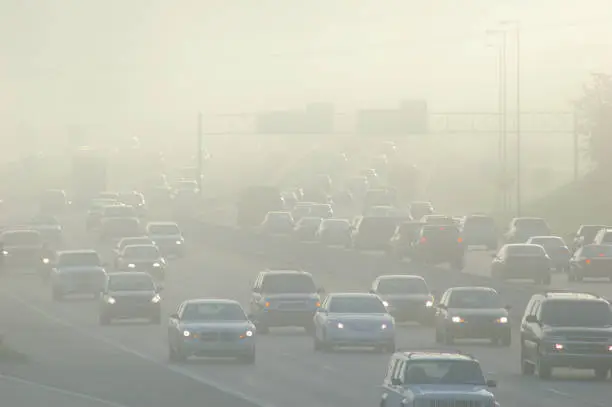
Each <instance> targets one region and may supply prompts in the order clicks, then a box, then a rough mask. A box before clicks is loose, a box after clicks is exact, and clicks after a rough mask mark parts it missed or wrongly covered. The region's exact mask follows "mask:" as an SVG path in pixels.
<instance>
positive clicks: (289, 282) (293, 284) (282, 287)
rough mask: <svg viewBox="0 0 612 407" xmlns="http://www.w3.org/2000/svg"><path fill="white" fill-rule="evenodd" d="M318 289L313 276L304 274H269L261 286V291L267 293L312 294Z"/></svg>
mask: <svg viewBox="0 0 612 407" xmlns="http://www.w3.org/2000/svg"><path fill="white" fill-rule="evenodd" d="M316 291H317V289H316V287H315V283H314V281H313V280H312V277H310V276H309V275H302V274H277V275H272V274H269V275H267V276H266V277H265V278H264V280H263V284H262V287H261V292H262V293H266V294H282V293H295V294H311V293H315V292H316Z"/></svg>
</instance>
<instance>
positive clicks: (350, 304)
mask: <svg viewBox="0 0 612 407" xmlns="http://www.w3.org/2000/svg"><path fill="white" fill-rule="evenodd" d="M329 312H332V313H338V314H386V313H387V309H386V308H385V306H384V304H383V303H382V301H380V300H379V299H378V298H376V297H371V296H367V297H366V296H363V297H336V298H333V299H332V300H331V302H330V304H329Z"/></svg>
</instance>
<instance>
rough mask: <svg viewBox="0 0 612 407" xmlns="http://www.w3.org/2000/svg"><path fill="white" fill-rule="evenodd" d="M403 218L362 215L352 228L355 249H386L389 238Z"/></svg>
mask: <svg viewBox="0 0 612 407" xmlns="http://www.w3.org/2000/svg"><path fill="white" fill-rule="evenodd" d="M403 220H404V219H403V218H391V217H369V216H360V217H357V218H356V219H355V222H354V225H353V230H352V241H353V248H354V249H355V250H386V249H387V245H388V243H389V239H391V237H392V236H393V234H394V233H395V229H396V228H397V225H399V224H400V223H402V221H403Z"/></svg>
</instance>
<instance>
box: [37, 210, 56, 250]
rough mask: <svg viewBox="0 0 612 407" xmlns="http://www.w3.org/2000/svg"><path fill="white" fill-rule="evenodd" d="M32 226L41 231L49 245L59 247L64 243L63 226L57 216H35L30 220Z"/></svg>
mask: <svg viewBox="0 0 612 407" xmlns="http://www.w3.org/2000/svg"><path fill="white" fill-rule="evenodd" d="M30 227H31V228H32V229H33V230H37V231H38V232H40V234H41V236H42V238H43V241H44V242H45V243H46V244H47V245H50V246H55V247H57V246H59V245H60V244H61V243H62V235H63V228H62V225H61V224H60V222H59V221H58V220H57V218H56V217H55V216H48V215H38V216H35V217H34V218H32V220H31V221H30Z"/></svg>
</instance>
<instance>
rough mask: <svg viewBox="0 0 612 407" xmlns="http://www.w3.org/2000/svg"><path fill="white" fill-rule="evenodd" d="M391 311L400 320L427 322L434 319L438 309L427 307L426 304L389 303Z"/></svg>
mask: <svg viewBox="0 0 612 407" xmlns="http://www.w3.org/2000/svg"><path fill="white" fill-rule="evenodd" d="M387 308H388V309H389V313H390V314H391V316H393V318H395V320H396V321H398V322H406V321H419V322H427V321H431V320H433V318H434V316H435V314H436V310H435V309H434V307H426V306H425V305H420V304H419V305H418V306H415V305H411V304H407V305H395V304H393V303H390V304H389V307H387Z"/></svg>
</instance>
